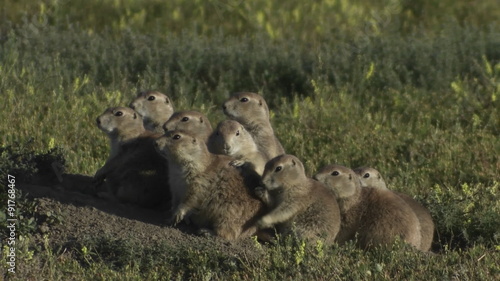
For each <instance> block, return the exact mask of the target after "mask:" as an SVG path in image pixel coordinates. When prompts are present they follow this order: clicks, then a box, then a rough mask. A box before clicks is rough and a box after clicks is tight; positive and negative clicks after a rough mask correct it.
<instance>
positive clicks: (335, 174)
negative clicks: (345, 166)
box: [332, 171, 340, 176]
mask: <svg viewBox="0 0 500 281" xmlns="http://www.w3.org/2000/svg"><path fill="white" fill-rule="evenodd" d="M338 175H340V173H339V171H333V173H332V176H338Z"/></svg>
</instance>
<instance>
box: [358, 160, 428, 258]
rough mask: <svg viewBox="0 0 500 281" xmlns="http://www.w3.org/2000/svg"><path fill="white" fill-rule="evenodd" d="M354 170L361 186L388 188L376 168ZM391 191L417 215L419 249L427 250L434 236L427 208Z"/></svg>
mask: <svg viewBox="0 0 500 281" xmlns="http://www.w3.org/2000/svg"><path fill="white" fill-rule="evenodd" d="M354 172H355V173H356V174H357V175H358V176H359V179H360V180H361V186H363V187H366V186H371V187H374V188H378V189H383V190H388V189H387V185H386V183H385V181H384V179H383V177H382V175H380V172H379V171H377V170H376V169H374V168H370V167H359V168H356V169H354ZM393 192H394V193H395V194H396V195H398V196H399V197H401V199H403V200H404V201H405V202H406V204H408V205H409V206H410V207H411V208H412V209H413V211H414V212H415V214H416V215H417V218H418V220H419V222H420V230H421V243H420V250H422V251H429V250H430V248H431V246H432V240H433V238H434V222H433V221H432V216H431V213H430V212H429V210H427V208H425V207H424V206H422V205H421V204H420V203H419V202H418V201H417V200H415V199H413V198H412V197H410V196H408V195H406V194H404V193H401V192H397V191H393Z"/></svg>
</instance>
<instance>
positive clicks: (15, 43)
mask: <svg viewBox="0 0 500 281" xmlns="http://www.w3.org/2000/svg"><path fill="white" fill-rule="evenodd" d="M4 2H5V3H4V5H2V8H0V9H1V10H0V11H1V13H0V17H1V18H2V19H3V20H2V21H1V23H0V31H1V34H2V35H1V36H0V93H1V96H2V98H1V101H2V102H0V119H1V120H3V122H2V123H0V144H1V146H2V147H3V148H2V150H1V158H0V159H1V163H0V168H1V169H0V176H1V177H2V179H1V183H2V185H5V184H4V183H5V174H6V173H8V172H16V173H19V174H20V175H22V176H24V177H25V179H28V178H30V176H31V175H32V173H31V172H33V171H34V169H36V167H38V168H40V167H41V168H43V167H45V166H46V165H45V166H44V164H43V163H46V162H47V161H49V160H50V159H52V158H51V157H56V158H58V159H59V160H61V161H62V158H64V162H65V165H66V168H67V171H68V172H70V173H78V174H85V175H93V174H94V173H95V171H96V170H97V169H98V168H99V167H101V166H102V165H103V163H104V161H105V159H106V157H107V153H108V151H107V150H108V148H107V145H108V144H107V140H106V137H105V136H104V134H103V133H102V132H100V131H99V130H98V129H97V127H96V126H95V118H96V117H97V116H98V115H99V114H100V113H102V112H103V111H104V110H105V109H106V108H107V107H109V106H117V105H127V104H128V103H129V102H130V100H131V99H132V98H133V96H134V95H135V93H136V92H137V91H139V90H143V89H156V90H159V91H162V92H165V93H167V94H168V95H170V96H171V97H172V99H173V101H174V104H175V107H176V109H179V110H185V109H195V110H200V111H202V112H204V113H206V114H207V115H208V116H209V118H210V119H211V120H212V122H213V123H214V125H215V124H216V123H217V122H218V121H220V120H222V119H223V118H224V116H223V115H222V113H221V110H220V106H221V104H222V102H223V101H224V100H225V99H226V98H227V97H228V95H229V93H230V92H234V91H254V92H259V93H261V94H263V95H264V97H265V98H266V100H267V101H268V102H269V104H270V107H271V110H272V115H273V117H272V123H273V125H274V127H275V131H276V134H277V135H278V137H279V139H280V140H281V141H282V143H283V145H284V147H285V149H286V150H287V152H288V153H291V154H295V155H297V156H298V157H299V158H301V159H302V160H303V161H304V164H305V166H306V170H307V173H308V174H310V175H312V174H314V173H315V171H317V170H318V169H319V168H320V167H321V166H322V165H325V164H329V163H339V164H342V165H346V166H350V167H357V166H361V165H369V166H373V167H376V168H377V169H378V170H380V171H381V172H382V173H383V174H384V177H385V179H386V180H387V181H388V184H389V187H390V188H391V189H395V190H400V191H403V192H406V193H408V194H410V195H413V196H415V198H417V199H418V200H419V201H420V202H422V203H423V204H424V205H426V206H428V208H429V209H430V211H431V213H432V215H433V217H434V219H435V222H436V226H437V234H438V236H437V237H436V243H435V244H436V245H435V249H437V250H440V251H441V252H440V254H439V255H437V256H426V255H421V254H418V253H413V252H408V251H404V249H403V250H398V249H395V250H394V251H392V252H385V251H374V252H370V253H364V252H360V251H357V250H355V249H354V248H353V247H349V246H348V247H336V246H334V247H333V248H332V249H330V248H329V249H323V254H320V253H318V252H317V251H316V249H315V247H314V246H311V249H309V248H308V247H306V248H305V249H304V250H303V251H304V252H303V253H302V252H300V251H302V250H300V249H301V248H300V247H299V250H300V251H299V250H297V247H298V246H297V245H296V244H294V243H298V242H284V241H283V242H282V243H281V244H279V245H276V246H270V247H269V248H268V250H267V251H266V252H265V254H264V257H263V258H262V259H259V260H258V261H245V260H244V259H243V258H242V257H238V259H239V260H237V261H232V260H231V258H230V257H226V256H224V254H221V253H214V252H211V251H209V250H207V249H202V250H200V249H186V252H182V253H179V252H176V251H177V250H172V249H165V252H167V253H171V255H160V258H159V260H158V261H154V262H151V258H150V257H151V256H153V255H158V252H155V251H156V250H155V249H156V248H160V249H163V248H162V247H165V246H164V245H163V246H162V245H156V246H155V245H149V246H148V245H129V244H130V243H132V242H129V241H114V240H113V239H110V238H102V239H100V240H99V239H96V240H92V241H83V242H82V244H80V245H79V247H75V248H74V249H70V250H69V251H68V252H65V251H63V250H61V249H59V248H57V247H55V248H54V247H48V246H47V247H46V246H44V245H36V244H35V243H34V241H32V240H30V238H27V237H29V234H30V233H32V232H33V231H35V229H36V226H35V225H33V224H34V222H33V220H32V221H28V220H25V221H24V222H23V223H24V224H25V225H22V226H21V231H22V235H25V240H24V242H23V243H24V244H23V245H24V246H23V247H24V248H23V247H21V248H20V254H19V255H20V257H23V258H25V260H26V262H27V264H31V267H30V266H26V270H27V271H29V270H33V271H34V272H39V271H38V269H42V270H41V272H42V275H43V276H44V277H45V278H48V279H51V280H67V279H88V280H111V279H114V280H125V279H129V280H141V279H154V278H155V276H165V278H167V276H171V277H172V278H173V279H175V278H182V279H189V278H193V279H210V278H212V279H218V278H224V279H229V280H230V279H238V280H241V279H252V280H253V279H261V280H268V279H276V280H282V279H287V278H289V279H290V278H292V276H294V277H293V279H295V277H297V278H304V279H310V278H313V279H322V278H324V279H328V277H329V275H328V274H331V276H332V277H333V278H334V279H344V280H345V279H353V280H357V279H377V280H379V279H380V280H382V279H420V278H419V277H420V276H426V277H427V276H428V277H429V278H430V279H433V280H442V279H451V278H452V277H457V278H458V279H460V280H483V279H488V278H489V279H491V277H493V276H498V275H499V274H500V268H499V267H498V264H500V254H499V247H500V232H499V231H498V229H500V203H499V202H500V190H499V182H500V176H499V175H498V172H499V171H500V156H499V155H500V112H499V110H500V39H499V38H500V29H499V22H498V19H499V18H500V9H498V8H497V3H496V1H480V3H479V2H478V3H472V2H470V1H451V0H449V1H448V0H446V1H424V0H422V1H374V2H373V1H372V2H369V3H368V1H361V0H358V1H340V0H339V1H318V2H314V3H312V4H311V3H309V2H304V1H288V2H287V4H279V2H278V1H251V2H249V1H187V0H176V1H167V2H168V3H166V2H164V1H152V0H150V1H133V0H128V1H71V2H69V1H41V2H34V1H9V0H7V1H4ZM83 11H85V12H83ZM47 159H49V160H47ZM44 161H45V162H44ZM41 163H42V164H41ZM3 196H4V194H2V197H1V198H0V199H1V200H2V201H1V202H2V203H0V206H2V210H3V209H5V208H4V204H5V203H4V202H5V200H4V197H3ZM23 202H24V201H23ZM25 204H26V208H25V209H24V212H25V214H24V215H25V216H27V218H29V217H30V216H33V215H34V209H35V208H36V207H35V206H32V205H30V204H31V203H30V202H28V201H26V202H25ZM2 229H5V228H4V227H3V225H2ZM48 239H50V237H48ZM103 243H104V244H105V243H111V245H113V247H112V249H115V248H116V252H115V254H117V255H118V258H117V259H118V260H119V262H117V260H114V258H109V257H110V256H111V257H113V256H115V255H113V254H111V255H107V254H106V253H109V252H110V250H109V248H104V247H102V245H103ZM298 245H299V246H300V243H299V244H298ZM83 246H85V247H86V248H87V249H92V251H94V252H93V253H94V254H84V253H82V247H83ZM155 247H156V248H155ZM266 247H267V246H266ZM294 247H295V248H294ZM122 248H129V250H123V249H122ZM129 251H132V252H129ZM297 251H299V252H297ZM315 251H316V252H315ZM111 252H113V251H111ZM4 254H5V253H4ZM2 257H4V258H5V255H3V256H2ZM148 257H149V258H148ZM298 257H300V259H301V262H300V263H299V264H297V258H298ZM213 260H223V261H227V264H226V263H224V262H223V263H222V265H217V264H214V263H213V262H212V261H213ZM117 264H119V266H117ZM164 264H171V265H170V266H164ZM325 272H328V273H326V274H325ZM30 274H33V273H30V272H25V275H18V276H21V277H19V278H20V279H19V280H23V279H24V277H26V276H31V275H30ZM23 276H24V277H23ZM167 279H168V278H167Z"/></svg>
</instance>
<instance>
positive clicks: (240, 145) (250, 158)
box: [209, 120, 267, 175]
mask: <svg viewBox="0 0 500 281" xmlns="http://www.w3.org/2000/svg"><path fill="white" fill-rule="evenodd" d="M209 146H212V147H214V148H215V150H216V151H217V152H218V153H219V154H225V155H229V156H231V157H234V158H235V159H236V160H234V161H233V162H232V164H233V165H235V166H245V167H248V168H250V169H253V170H254V171H255V172H257V173H258V174H259V175H262V173H263V172H264V166H265V165H266V162H267V161H266V156H265V155H264V154H263V153H262V152H260V151H259V149H258V148H257V144H256V143H255V141H254V140H253V138H252V136H251V135H250V133H249V132H248V131H247V130H246V129H245V127H243V125H241V124H240V123H239V122H238V121H234V120H224V121H222V122H220V123H219V125H218V126H217V129H216V130H215V132H214V134H213V135H212V137H211V138H210V144H209Z"/></svg>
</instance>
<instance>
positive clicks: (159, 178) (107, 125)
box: [94, 107, 169, 207]
mask: <svg viewBox="0 0 500 281" xmlns="http://www.w3.org/2000/svg"><path fill="white" fill-rule="evenodd" d="M97 126H98V127H99V128H100V129H101V130H102V131H104V132H105V133H106V134H107V135H108V137H109V139H110V143H111V145H110V146H111V149H110V155H109V158H108V160H107V161H106V164H105V165H104V166H103V167H102V168H100V169H99V170H98V171H97V172H96V174H95V176H94V181H95V183H96V184H97V185H101V184H104V186H105V189H107V191H108V192H109V193H111V195H112V196H113V197H114V198H116V199H118V200H119V201H121V202H127V203H133V204H138V205H141V206H145V207H156V206H158V205H159V204H163V203H164V202H168V197H169V191H168V185H167V184H166V183H167V181H168V179H167V178H166V173H165V171H166V169H167V166H166V161H165V160H164V159H163V158H162V157H161V156H160V155H159V154H158V153H157V152H156V151H155V148H154V143H155V140H156V138H158V137H159V136H160V135H159V134H155V133H153V132H149V131H146V130H145V129H144V126H143V122H142V119H141V117H140V115H139V114H138V113H136V112H135V111H134V110H132V109H130V108H127V107H113V108H109V109H107V110H106V111H105V112H104V113H103V114H101V115H100V116H99V117H98V118H97Z"/></svg>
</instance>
